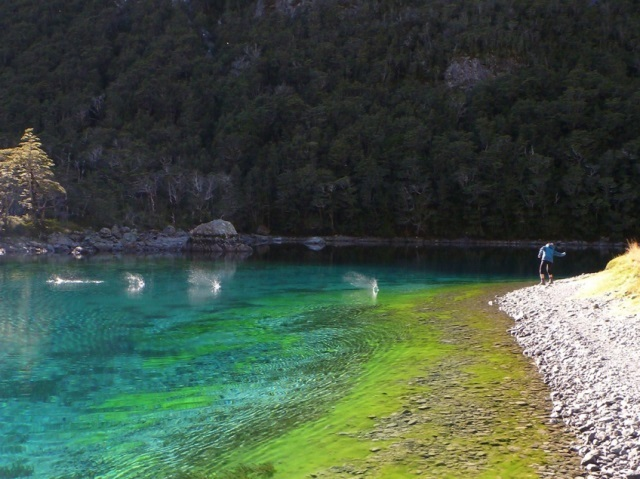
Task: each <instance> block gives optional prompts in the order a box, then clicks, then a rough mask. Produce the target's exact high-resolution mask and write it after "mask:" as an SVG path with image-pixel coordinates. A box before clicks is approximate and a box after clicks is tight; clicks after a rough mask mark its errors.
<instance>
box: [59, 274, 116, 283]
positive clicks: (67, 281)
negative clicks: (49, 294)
mask: <svg viewBox="0 0 640 479" xmlns="http://www.w3.org/2000/svg"><path fill="white" fill-rule="evenodd" d="M47 283H49V284H100V283H104V281H102V280H99V279H70V278H61V277H60V276H58V275H54V276H52V277H51V278H50V279H48V280H47Z"/></svg>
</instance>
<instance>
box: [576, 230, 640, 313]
mask: <svg viewBox="0 0 640 479" xmlns="http://www.w3.org/2000/svg"><path fill="white" fill-rule="evenodd" d="M581 283H582V288H581V292H580V296H582V297H594V296H602V295H605V294H609V295H613V296H615V297H619V298H623V299H625V304H626V306H627V307H629V308H630V309H631V312H632V313H636V314H637V313H640V245H638V243H637V242H635V241H634V242H630V243H629V246H628V247H627V251H626V252H625V253H624V254H622V255H620V256H618V257H616V258H614V259H612V260H611V261H609V263H608V264H607V267H606V268H605V269H604V271H600V272H599V273H594V274H592V275H588V276H587V277H586V278H584V279H582V280H581Z"/></svg>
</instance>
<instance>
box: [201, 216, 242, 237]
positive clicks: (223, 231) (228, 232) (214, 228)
mask: <svg viewBox="0 0 640 479" xmlns="http://www.w3.org/2000/svg"><path fill="white" fill-rule="evenodd" d="M189 234H190V235H191V237H192V238H193V237H194V236H201V237H206V238H212V237H217V238H225V239H226V238H235V237H236V236H238V232H237V231H236V229H235V227H234V226H233V225H232V224H231V223H229V222H228V221H225V220H213V221H210V222H209V223H203V224H201V225H198V226H196V227H195V228H193V229H192V230H191V231H190V232H189Z"/></svg>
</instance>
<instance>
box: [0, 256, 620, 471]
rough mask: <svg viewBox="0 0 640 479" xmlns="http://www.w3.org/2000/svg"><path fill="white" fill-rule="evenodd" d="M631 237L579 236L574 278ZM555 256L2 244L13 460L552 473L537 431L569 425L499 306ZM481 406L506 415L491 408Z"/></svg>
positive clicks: (10, 467)
mask: <svg viewBox="0 0 640 479" xmlns="http://www.w3.org/2000/svg"><path fill="white" fill-rule="evenodd" d="M613 254H616V253H615V252H610V251H599V250H581V251H569V253H568V255H567V257H566V258H560V259H558V260H557V266H556V269H557V277H558V278H561V277H563V276H573V275H576V274H582V273H587V272H594V271H598V270H600V269H602V268H603V267H604V266H605V265H606V263H607V262H608V261H609V260H610V259H611V257H612V255H613ZM536 256H537V250H535V249H506V248H505V249H499V248H476V249H461V248H387V247H371V248H356V247H350V248H325V249H324V250H322V251H310V250H308V249H307V248H305V247H284V246H283V247H270V248H267V249H264V250H259V251H258V252H256V254H254V255H252V256H250V257H248V258H243V259H239V258H236V259H232V258H223V259H220V258H211V257H202V256H200V257H189V256H157V257H151V256H146V257H112V256H109V257H92V258H85V259H82V260H71V259H69V258H60V257H52V258H35V259H33V258H30V259H9V258H2V259H1V261H0V477H9V478H11V477H33V478H37V479H40V478H43V479H44V478H47V479H50V478H57V479H62V478H87V477H95V478H98V477H100V478H123V479H125V478H127V479H129V478H151V477H154V478H174V477H175V478H178V477H179V478H193V479H196V478H205V477H207V478H209V477H225V478H226V477H248V478H249V477H251V478H259V477H286V478H297V477H309V474H312V473H314V474H316V472H317V471H320V472H318V473H317V474H320V475H317V474H316V477H343V476H341V475H340V474H343V473H344V474H347V473H348V470H349V468H355V469H358V468H361V469H362V470H361V471H360V472H363V473H364V474H365V477H385V478H391V477H416V473H418V474H419V475H420V474H421V475H420V477H449V476H447V474H451V476H450V477H459V476H456V474H459V472H457V471H461V470H466V471H467V472H466V473H465V474H467V475H466V477H539V476H536V475H535V474H538V473H539V467H541V466H540V464H541V463H543V464H548V466H545V467H550V468H551V469H550V470H554V469H553V468H554V467H556V468H557V467H562V464H563V462H566V457H565V456H563V452H562V451H561V450H560V451H559V450H553V449H554V448H552V447H551V448H550V447H547V450H548V452H547V453H542V452H541V451H544V450H545V447H543V446H540V445H538V446H536V447H533V446H532V444H533V443H534V442H536V441H538V442H540V444H544V443H551V442H555V443H562V441H565V440H569V439H568V438H567V437H566V436H562V431H556V430H552V429H553V428H551V429H548V427H547V426H545V417H546V412H547V411H545V404H544V400H545V391H544V387H543V385H540V384H537V385H536V381H537V379H536V378H535V372H534V371H533V370H532V369H531V367H530V365H529V364H528V362H527V361H526V359H524V358H522V357H521V355H520V354H519V352H518V351H517V348H514V345H513V343H512V342H510V341H509V336H508V333H507V332H506V330H507V329H508V320H505V318H503V317H499V316H500V315H499V314H498V313H497V312H496V311H495V310H492V309H491V308H490V307H487V308H485V307H484V306H483V305H486V304H487V300H486V298H487V297H489V298H490V296H487V295H489V294H493V291H494V290H495V291H506V290H508V289H509V288H512V289H513V288H515V287H517V286H520V285H522V284H525V283H528V284H535V283H536V282H537V281H538V278H537V271H536V269H537V264H538V259H537V257H536ZM496 345H498V346H496ZM470 351H471V352H472V354H470ZM444 367H446V368H447V370H448V371H450V374H447V375H444V376H443V375H442V374H441V372H442V370H443V368H444ZM496 371H497V373H496ZM505 371H506V372H505ZM496 374H498V375H497V376H496ZM445 376H446V377H445ZM505 378H508V379H505ZM505 381H506V383H505ZM436 384H438V385H439V388H440V390H439V392H438V391H435V389H434V385H436ZM532 384H533V386H532ZM525 389H526V390H527V392H526V394H525V393H524V392H523V390H525ZM443 391H445V392H443ZM446 391H450V392H449V393H446ZM496 391H499V393H496ZM438 394H439V395H440V396H438ZM522 395H532V396H531V397H529V398H528V399H526V400H523V399H522V397H521V396H522ZM516 396H517V397H516ZM496 397H499V398H511V399H509V401H507V404H506V405H504V404H498V405H496V404H497V403H496ZM434 398H439V401H441V402H439V403H438V404H433V403H432V402H433V401H434ZM487 401H489V402H490V403H491V404H489V402H487ZM502 402H503V400H502V399H501V400H500V401H498V403H502ZM494 403H496V404H494ZM513 404H520V407H513ZM522 404H526V405H527V406H526V408H529V407H533V410H534V411H535V414H534V415H535V416H536V417H537V418H538V419H536V421H534V423H531V422H530V421H531V411H529V410H528V409H527V411H524V412H523V411H522V407H525V406H522ZM532 404H533V406H530V405H532ZM440 406H442V407H440ZM421 407H422V409H420V408H421ZM478 409H481V410H483V411H485V412H484V413H483V414H482V416H496V417H495V418H494V420H495V421H496V422H495V425H486V424H485V425H484V426H479V425H478V424H477V421H479V420H480V418H478V417H476V415H475V414H474V413H473V411H476V412H477V410H478ZM488 411H491V412H490V413H489V412H488ZM398 414H405V415H406V416H407V417H404V418H403V417H398V416H397V415H398ZM452 414H453V416H451V415H452ZM394 415H395V416H394ZM465 415H467V416H465ZM523 415H524V417H525V418H526V421H525V423H526V424H525V425H521V424H520V422H522V420H523V419H522V418H523ZM408 416H411V418H409V417H408ZM452 417H455V418H458V419H454V420H453V423H455V424H456V427H455V428H453V429H455V430H451V431H450V432H448V433H447V432H446V431H445V430H446V429H447V427H445V425H446V424H447V421H449V422H451V421H452ZM460 417H466V419H465V421H464V422H465V424H466V425H467V426H468V424H473V427H471V429H472V430H473V432H470V431H467V429H465V427H466V426H465V427H462V426H463V424H461V423H460V422H459V418H460ZM485 419H486V418H485ZM412 420H413V421H414V422H413V424H410V425H409V423H411V422H412ZM483 420H484V419H483ZM390 424H395V426H390ZM483 424H484V423H483ZM500 424H502V425H503V426H504V425H508V426H513V428H511V427H508V429H509V432H508V434H507V433H506V432H505V431H502V429H501V428H500V427H498V426H499V425H500ZM518 424H520V425H518ZM527 425H528V426H527ZM409 426H411V427H409ZM520 426H522V428H523V429H522V431H521V432H522V434H520V432H518V431H520V429H518V428H520ZM449 429H451V427H450V428H449ZM397 431H399V433H398V434H397V435H396V432H397ZM487 431H489V432H487ZM500 431H502V432H500ZM505 434H506V436H504V435H505ZM554 434H560V435H561V437H562V439H554V440H553V441H550V440H549V439H550V438H551V437H555V436H554ZM487 435H488V436H490V437H489V438H488V439H487V437H486V436H487ZM463 436H464V441H463V440H462V439H461V438H462V437H463ZM467 436H469V437H467ZM503 436H504V437H506V439H504V441H503V442H500V441H502V439H500V438H501V437H503ZM399 438H400V439H399ZM407 438H412V439H411V441H414V442H412V444H414V446H415V444H421V446H420V447H418V446H415V447H413V450H411V448H410V447H409V446H408V445H407V441H408V439H407ZM443 438H444V439H443ZM466 441H469V444H467V443H466ZM519 441H520V442H519ZM443 444H444V445H443ZM441 446H442V447H441ZM498 446H500V447H498ZM502 446H504V448H503V447H502ZM447 447H448V448H449V449H446V448H447ZM394 448H395V449H394ZM403 448H404V449H406V451H405V450H404V449H403ZM474 448H476V449H477V451H476V452H475V453H474V454H475V455H474V456H472V457H464V458H463V459H464V460H461V459H460V457H459V456H460V451H463V450H464V451H469V450H474ZM509 448H512V449H513V450H511V449H509ZM441 449H442V450H441ZM529 449H531V451H530V452H528V453H526V454H524V453H522V451H527V450H529ZM416 450H419V451H420V452H419V453H416ZM389 451H391V452H389ZM403 451H404V452H403ZM425 451H426V452H425ZM443 451H444V452H443ZM446 451H448V453H446ZM515 451H517V453H516V452H515ZM445 453H446V454H445ZM443 454H445V456H446V457H449V459H447V458H446V457H445V456H443ZM465 455H466V454H465ZM372 456H373V457H372ZM414 456H415V457H414ZM451 456H455V457H456V459H455V460H452V459H451ZM443 457H445V458H444V459H443ZM345 464H347V465H348V467H347V466H345ZM465 464H466V465H465ZM470 464H471V465H470ZM345 467H347V469H344V470H339V468H345ZM461 467H466V468H469V467H471V468H472V469H460V468H461ZM571 467H573V466H571ZM345 471H346V472H345ZM429 471H430V472H429ZM469 471H472V472H469ZM495 471H502V472H500V473H499V474H502V476H500V475H499V474H498V473H496V472H495ZM532 471H533V472H532ZM352 472H353V471H352ZM356 472H358V471H357V470H356ZM323 474H324V475H323ZM349 474H350V473H349ZM366 474H368V475H366ZM482 474H487V475H486V476H482Z"/></svg>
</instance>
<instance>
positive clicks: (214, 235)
mask: <svg viewBox="0 0 640 479" xmlns="http://www.w3.org/2000/svg"><path fill="white" fill-rule="evenodd" d="M187 248H188V249H190V250H191V251H199V252H208V253H220V254H226V253H241V254H250V253H251V252H253V249H252V248H251V247H250V246H248V245H246V244H244V243H243V242H242V241H241V239H240V236H239V235H238V232H237V231H236V229H235V227H234V226H233V225H232V224H231V223H229V222H228V221H225V220H213V221H210V222H209V223H204V224H201V225H198V226H196V227H195V228H193V229H192V230H191V231H190V232H189V241H188V242H187Z"/></svg>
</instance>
